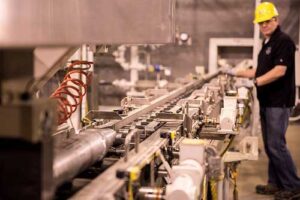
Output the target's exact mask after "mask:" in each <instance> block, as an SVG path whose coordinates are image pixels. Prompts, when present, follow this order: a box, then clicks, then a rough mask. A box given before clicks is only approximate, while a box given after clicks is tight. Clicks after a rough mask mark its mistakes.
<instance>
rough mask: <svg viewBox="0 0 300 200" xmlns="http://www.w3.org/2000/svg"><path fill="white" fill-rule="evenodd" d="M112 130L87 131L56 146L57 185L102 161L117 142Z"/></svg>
mask: <svg viewBox="0 0 300 200" xmlns="http://www.w3.org/2000/svg"><path fill="white" fill-rule="evenodd" d="M115 137H116V132H115V131H114V130H112V129H86V130H84V131H82V132H80V133H79V134H76V135H72V136H71V137H70V138H68V139H66V140H64V141H60V142H58V143H57V144H56V146H55V152H54V153H55V158H54V164H53V174H54V178H55V183H56V185H60V184H61V183H63V182H64V181H66V180H70V179H71V178H73V177H74V176H75V175H77V174H78V173H80V172H81V171H83V170H84V169H86V168H87V167H89V166H91V165H92V164H94V163H95V162H96V161H99V160H101V159H102V158H103V157H104V156H105V154H106V152H107V151H108V149H109V148H110V147H111V145H112V144H113V141H114V140H115Z"/></svg>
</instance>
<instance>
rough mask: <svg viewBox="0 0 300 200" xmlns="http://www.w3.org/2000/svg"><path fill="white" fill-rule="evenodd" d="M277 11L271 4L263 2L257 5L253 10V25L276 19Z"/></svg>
mask: <svg viewBox="0 0 300 200" xmlns="http://www.w3.org/2000/svg"><path fill="white" fill-rule="evenodd" d="M278 15H279V14H278V11H277V9H276V7H275V6H274V4H273V3H270V2H263V3H261V4H259V5H258V6H257V7H256V9H255V19H254V21H253V22H254V23H260V22H264V21H267V20H270V19H272V18H273V17H277V16H278Z"/></svg>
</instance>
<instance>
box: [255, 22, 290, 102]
mask: <svg viewBox="0 0 300 200" xmlns="http://www.w3.org/2000/svg"><path fill="white" fill-rule="evenodd" d="M295 51H296V46H295V44H294V42H293V41H292V40H291V38H290V37H289V36H288V35H286V34H285V33H283V32H282V31H281V30H280V27H279V26H278V27H277V29H276V30H275V31H274V33H273V34H272V35H271V37H270V39H269V41H268V42H267V43H265V42H264V43H263V46H262V49H261V50H260V52H259V55H258V65H257V69H256V73H255V77H260V76H262V75H264V74H265V73H267V72H268V71H270V70H271V69H273V68H274V67H275V66H276V65H284V66H286V67H287V69H286V73H285V75H284V76H283V77H280V78H279V79H277V80H275V81H273V82H271V83H269V84H266V85H263V86H258V87H257V98H258V100H259V104H260V106H262V107H293V106H294V104H295Z"/></svg>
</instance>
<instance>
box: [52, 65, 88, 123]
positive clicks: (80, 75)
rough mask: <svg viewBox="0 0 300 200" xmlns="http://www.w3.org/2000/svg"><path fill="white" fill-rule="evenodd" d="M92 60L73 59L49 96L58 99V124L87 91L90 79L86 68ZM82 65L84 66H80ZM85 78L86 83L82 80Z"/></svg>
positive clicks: (69, 113)
mask: <svg viewBox="0 0 300 200" xmlns="http://www.w3.org/2000/svg"><path fill="white" fill-rule="evenodd" d="M91 64H93V63H92V62H89V61H80V60H74V61H71V64H70V65H69V66H68V67H67V73H66V75H65V77H64V79H63V81H62V83H61V84H60V86H59V87H58V88H57V89H56V90H55V91H54V92H53V93H52V94H51V96H50V98H53V99H56V100H58V108H57V110H58V124H59V125H60V124H62V123H64V122H65V121H66V120H67V119H69V118H70V117H71V115H72V114H73V113H74V112H75V111H76V110H77V107H78V106H79V105H80V104H81V102H82V99H83V97H84V95H85V94H86V92H87V84H88V82H89V80H90V76H89V73H88V70H89V69H90V67H91ZM82 65H84V66H82ZM83 79H85V80H86V83H85V82H84V81H83Z"/></svg>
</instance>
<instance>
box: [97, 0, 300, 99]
mask: <svg viewBox="0 0 300 200" xmlns="http://www.w3.org/2000/svg"><path fill="white" fill-rule="evenodd" d="M273 2H274V4H275V5H276V6H277V8H278V10H279V13H280V24H281V27H282V29H283V30H284V31H286V32H287V33H288V34H289V35H290V36H291V37H292V39H293V40H294V41H295V42H296V43H297V44H298V38H299V36H298V35H299V13H300V0H274V1H273ZM254 8H255V1H254V0H177V1H176V5H175V16H176V31H177V33H180V32H186V33H188V34H189V35H190V36H191V41H192V43H191V45H178V44H167V45H162V46H159V47H157V48H155V49H154V50H153V49H152V50H150V52H151V64H162V65H164V66H168V67H171V69H172V77H171V79H173V78H176V77H182V76H184V75H186V74H188V73H191V72H194V70H195V66H204V67H205V68H206V71H207V68H208V57H209V55H208V52H209V48H208V47H209V39H210V38H212V37H214V38H234V37H236V38H252V37H253V32H254V25H253V22H252V21H253V17H254V16H253V15H254ZM145 28H146V27H145ZM114 49H116V47H111V48H110V52H113V50H114ZM148 50H149V49H148ZM220 53H221V54H222V57H224V58H228V59H230V58H238V59H240V60H241V59H244V58H252V49H251V48H242V49H234V48H222V49H220ZM127 55H128V54H127ZM127 57H128V56H127ZM95 62H96V65H95V66H96V72H97V73H98V74H99V78H100V79H101V80H104V81H109V82H111V81H113V80H115V79H122V78H124V79H127V80H129V72H128V71H124V70H123V69H122V67H121V66H120V65H119V64H118V63H117V62H115V61H114V58H113V56H112V55H111V54H110V53H108V54H99V55H96V57H95ZM108 87H110V86H103V87H102V89H101V91H102V93H103V92H104V91H106V90H109V91H111V88H109V89H107V88H108ZM104 93H105V92H104ZM118 94H119V92H118ZM124 94H125V93H123V95H122V94H121V95H118V96H119V97H118V99H120V98H122V97H123V96H124ZM103 95H105V94H103ZM101 102H102V103H103V102H104V101H101ZM105 102H107V101H105Z"/></svg>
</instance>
